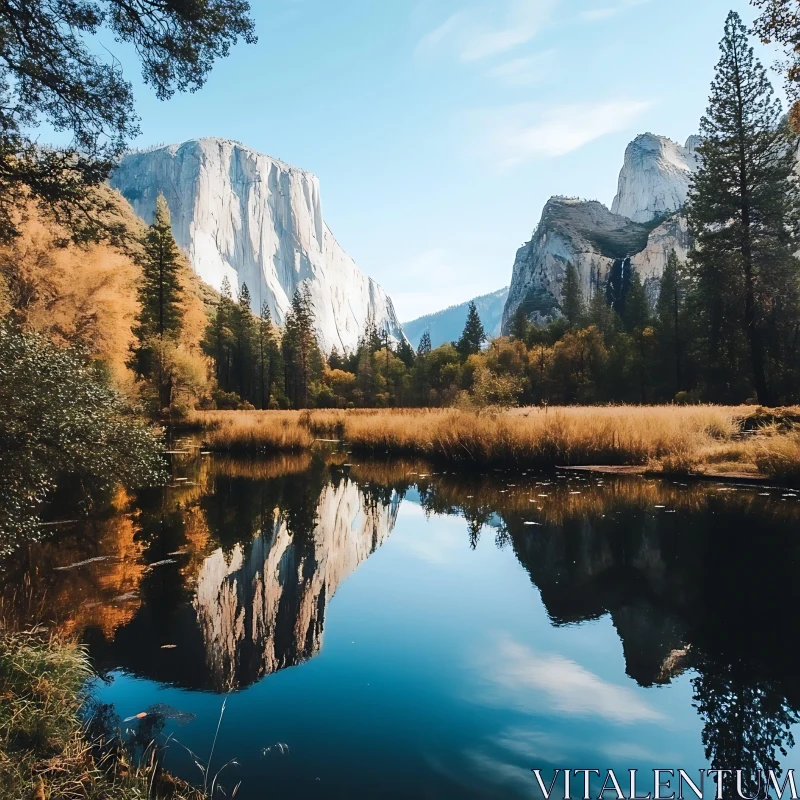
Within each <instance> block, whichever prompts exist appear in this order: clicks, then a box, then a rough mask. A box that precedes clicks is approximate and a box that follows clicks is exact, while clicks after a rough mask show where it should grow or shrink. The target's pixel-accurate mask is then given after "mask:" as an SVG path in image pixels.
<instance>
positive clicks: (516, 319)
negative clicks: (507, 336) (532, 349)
mask: <svg viewBox="0 0 800 800" xmlns="http://www.w3.org/2000/svg"><path fill="white" fill-rule="evenodd" d="M530 330H531V323H530V322H529V321H528V316H527V314H526V313H525V309H524V308H523V307H522V304H520V305H519V306H517V310H516V311H515V312H514V316H513V317H512V318H511V330H510V333H511V336H512V338H514V339H519V340H520V341H521V342H527V341H528V338H529V336H530Z"/></svg>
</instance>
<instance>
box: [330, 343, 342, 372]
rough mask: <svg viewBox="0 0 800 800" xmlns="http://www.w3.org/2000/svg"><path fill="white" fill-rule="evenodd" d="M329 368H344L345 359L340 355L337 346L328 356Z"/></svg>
mask: <svg viewBox="0 0 800 800" xmlns="http://www.w3.org/2000/svg"><path fill="white" fill-rule="evenodd" d="M328 366H329V367H330V368H331V369H342V367H343V366H344V359H343V358H342V357H341V356H340V355H339V350H338V349H337V348H336V345H334V346H333V347H332V348H331V354H330V355H329V356H328Z"/></svg>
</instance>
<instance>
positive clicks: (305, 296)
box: [282, 283, 322, 408]
mask: <svg viewBox="0 0 800 800" xmlns="http://www.w3.org/2000/svg"><path fill="white" fill-rule="evenodd" d="M282 346H283V360H284V381H285V392H286V397H287V398H288V399H289V401H290V402H291V403H292V405H293V406H294V407H295V408H307V407H308V405H309V402H310V394H309V390H310V388H311V384H312V382H313V381H314V379H315V378H316V377H317V376H318V374H319V373H320V372H321V371H322V354H321V353H320V351H319V346H318V345H317V339H316V335H315V331H314V309H313V305H312V302H311V292H310V290H309V288H308V285H307V284H305V283H304V284H301V286H299V287H298V288H297V290H296V291H295V293H294V297H293V298H292V307H291V309H290V310H289V313H288V314H287V315H286V325H285V327H284V332H283V340H282Z"/></svg>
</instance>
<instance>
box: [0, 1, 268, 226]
mask: <svg viewBox="0 0 800 800" xmlns="http://www.w3.org/2000/svg"><path fill="white" fill-rule="evenodd" d="M249 10H250V9H249V5H248V3H247V2H246V0H195V2H191V3H178V2H171V1H170V2H160V3H155V2H127V0H72V1H71V2H53V0H27V1H26V2H24V3H19V2H17V3H3V4H2V5H0V64H1V65H2V66H0V91H2V94H3V103H2V107H0V131H2V133H0V164H2V169H0V240H6V241H7V240H8V239H10V238H12V237H13V236H14V235H16V234H17V233H18V220H19V218H18V213H17V212H18V209H19V208H20V206H21V205H22V204H23V201H24V200H25V199H26V198H29V197H30V198H33V199H34V200H35V201H36V202H37V203H38V205H39V206H40V208H41V210H42V212H43V213H46V214H51V215H54V216H55V217H56V218H57V219H58V220H59V221H61V222H63V223H64V224H66V225H67V226H68V227H70V228H71V229H72V230H73V232H74V237H75V238H76V239H78V240H84V239H86V238H90V237H93V236H96V235H98V233H99V232H100V230H101V229H102V228H103V227H104V222H103V218H102V217H103V215H102V212H103V211H106V210H108V209H109V208H110V207H111V205H112V204H111V203H109V202H108V201H107V200H104V199H103V198H102V196H101V195H99V194H98V193H97V192H95V191H93V189H94V188H95V187H97V186H98V185H99V184H100V183H102V182H103V181H104V180H105V179H106V178H107V177H108V174H109V172H110V170H111V168H112V167H113V165H114V163H115V160H116V159H117V157H118V156H119V155H121V153H122V152H123V151H124V149H125V146H126V142H127V141H128V140H129V139H131V138H132V137H134V136H136V135H137V134H138V132H139V129H138V124H137V123H138V120H137V117H136V114H135V111H134V100H133V91H132V87H131V85H130V83H129V82H128V81H127V80H126V79H125V78H124V77H123V74H122V71H121V69H120V65H119V61H118V60H117V59H115V58H113V57H108V58H106V57H105V54H104V48H102V47H98V46H97V44H96V43H93V42H92V37H93V36H95V35H96V34H97V33H98V32H99V31H100V30H101V29H106V30H107V31H109V32H110V33H111V34H112V36H113V37H114V38H115V39H116V41H118V42H126V43H128V44H130V45H132V47H133V50H134V51H135V52H136V54H137V55H138V57H139V60H140V62H141V65H142V77H143V78H144V81H145V82H146V83H148V84H150V85H151V86H152V87H153V88H154V89H155V91H156V94H157V96H158V97H159V98H161V99H166V98H168V97H169V96H170V95H172V94H173V92H174V91H175V90H179V91H184V90H194V89H197V88H199V87H200V86H202V84H203V82H204V80H205V77H206V75H207V74H208V72H209V70H210V69H211V67H212V65H213V63H214V61H215V60H216V59H217V58H222V57H225V56H226V55H227V54H228V52H229V50H230V47H231V45H232V44H234V43H235V42H236V41H237V39H238V38H239V37H241V38H243V39H244V40H245V41H247V42H255V40H256V39H255V35H254V33H253V22H252V20H251V19H250V18H249V16H248V14H249ZM41 122H46V123H47V124H48V125H49V126H50V127H51V128H53V129H54V130H57V131H68V132H70V133H71V134H72V137H73V139H72V142H71V143H70V145H69V146H68V147H67V148H64V149H51V148H44V147H41V145H40V144H39V142H38V137H36V135H35V133H34V129H35V128H36V127H37V126H39V124H40V123H41Z"/></svg>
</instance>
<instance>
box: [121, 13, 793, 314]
mask: <svg viewBox="0 0 800 800" xmlns="http://www.w3.org/2000/svg"><path fill="white" fill-rule="evenodd" d="M252 4H253V6H254V16H255V18H256V24H257V28H258V35H259V43H258V44H257V45H255V46H245V45H239V46H238V47H236V48H235V49H234V50H233V51H232V53H231V55H230V57H229V58H228V59H227V60H225V61H223V62H220V63H219V64H218V65H217V66H216V68H215V70H214V72H213V73H212V75H211V76H210V78H209V80H208V83H207V84H206V86H205V87H204V88H203V89H202V90H201V91H200V92H198V93H195V94H188V95H183V96H176V97H175V98H173V99H172V100H170V101H169V102H168V103H161V102H159V101H157V100H156V99H155V97H154V96H153V94H152V92H150V90H148V89H147V88H144V87H140V86H138V84H137V99H138V108H139V112H140V114H141V116H142V136H141V138H140V140H139V142H138V144H140V145H149V144H154V143H167V142H178V141H184V140H186V139H189V138H193V137H198V136H224V137H229V138H233V139H238V140H240V141H242V142H244V143H245V144H247V145H250V146H252V147H254V148H256V149H257V150H260V151H262V152H265V153H268V154H269V155H271V156H274V157H277V158H280V159H283V160H284V161H287V162H289V163H291V164H294V165H296V166H299V167H303V168H305V169H307V170H310V171H312V172H314V173H316V174H317V175H318V176H319V177H320V182H321V187H322V202H323V212H324V214H325V217H326V220H327V222H328V224H329V225H330V227H331V229H332V230H333V232H334V234H335V235H336V237H337V239H338V240H339V241H340V243H341V244H342V246H343V247H344V248H345V250H347V251H348V252H349V253H350V254H351V255H352V256H353V257H354V258H355V260H356V262H357V263H358V264H359V266H360V267H361V268H362V269H363V270H364V271H365V272H367V273H368V274H370V275H372V276H373V277H374V278H376V279H377V280H378V281H379V282H380V283H381V284H382V285H383V286H384V287H385V288H386V289H387V291H388V292H389V293H390V295H391V296H392V298H393V299H394V301H395V306H396V307H397V310H398V313H399V315H400V318H401V319H403V320H408V319H411V318H413V317H416V316H418V315H420V314H423V313H427V312H430V311H435V310H438V309H440V308H443V307H445V306H447V305H450V304H452V303H456V302H460V301H463V300H466V299H468V298H470V297H472V296H475V295H477V294H481V293H485V292H489V291H493V290H495V289H498V288H500V287H501V286H503V285H505V284H507V283H508V282H509V280H510V278H511V267H512V264H513V261H514V255H515V252H516V249H517V248H518V247H519V246H520V245H521V244H522V243H523V242H524V241H526V240H527V239H529V238H530V234H531V232H532V230H533V228H534V226H535V224H536V223H537V222H538V219H539V216H540V214H541V210H542V206H543V204H544V203H545V201H546V200H547V198H548V197H550V196H551V195H553V194H565V195H573V196H580V197H584V198H589V199H599V200H601V201H603V202H605V203H607V204H610V202H611V200H612V198H613V196H614V193H615V189H616V181H617V175H618V173H619V169H620V166H621V165H622V158H623V153H624V150H625V146H626V144H627V143H628V142H629V141H630V140H631V139H632V138H633V136H635V135H636V134H637V133H641V132H644V131H651V132H653V133H659V134H663V135H666V136H669V137H671V138H673V139H676V140H678V141H680V142H683V141H685V139H686V138H687V136H689V135H690V134H692V133H694V132H695V131H696V129H697V124H698V120H699V118H700V116H701V114H702V113H703V110H704V108H705V104H706V98H707V91H708V86H709V83H710V81H711V78H712V74H713V67H714V64H715V62H716V60H717V57H718V50H717V44H718V42H719V39H720V38H721V36H722V28H723V24H724V20H725V16H726V14H727V12H728V11H729V10H730V9H731V8H733V9H735V10H737V11H739V12H740V13H741V14H742V16H743V17H744V18H745V20H746V21H747V22H750V21H751V20H752V18H753V13H752V9H751V8H750V6H749V4H748V2H747V0H254V1H253V3H252ZM758 52H759V54H760V55H761V57H762V59H763V60H764V61H765V63H767V64H770V63H771V62H772V60H773V59H774V54H773V53H771V52H766V51H764V49H763V48H760V47H759V48H758ZM122 55H123V59H122V60H123V63H126V66H130V67H133V66H134V64H133V62H132V60H130V59H129V58H127V57H125V56H124V54H122ZM128 75H129V77H131V78H136V77H137V76H136V74H135V72H134V71H133V69H129V70H128ZM774 83H775V85H776V88H777V87H778V86H779V84H780V78H779V76H777V75H775V76H774Z"/></svg>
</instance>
